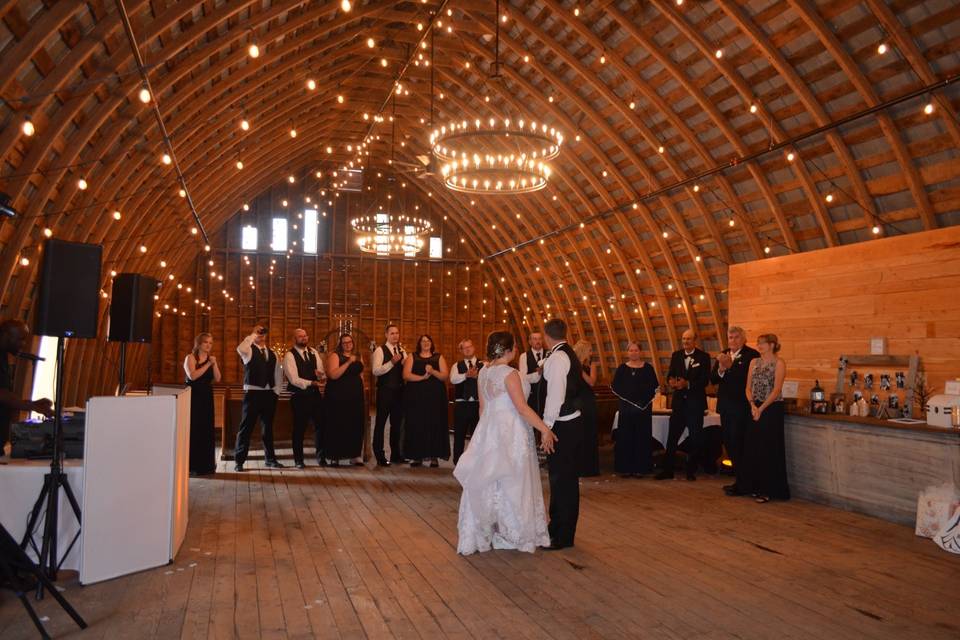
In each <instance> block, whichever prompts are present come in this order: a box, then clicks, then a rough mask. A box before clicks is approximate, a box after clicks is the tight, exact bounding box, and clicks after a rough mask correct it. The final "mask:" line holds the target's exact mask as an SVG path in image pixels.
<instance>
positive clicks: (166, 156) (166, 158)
mask: <svg viewBox="0 0 960 640" xmlns="http://www.w3.org/2000/svg"><path fill="white" fill-rule="evenodd" d="M160 161H161V162H162V163H163V164H170V163H171V162H173V158H171V157H170V154H169V153H165V154H163V155H162V156H161V157H160Z"/></svg>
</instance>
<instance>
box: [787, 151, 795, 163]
mask: <svg viewBox="0 0 960 640" xmlns="http://www.w3.org/2000/svg"><path fill="white" fill-rule="evenodd" d="M796 157H797V156H795V155H794V153H793V151H791V152H790V153H788V154H787V162H793V161H794V160H795V159H796Z"/></svg>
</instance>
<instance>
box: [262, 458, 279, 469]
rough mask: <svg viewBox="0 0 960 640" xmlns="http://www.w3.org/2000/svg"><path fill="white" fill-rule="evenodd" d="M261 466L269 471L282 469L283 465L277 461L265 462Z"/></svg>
mask: <svg viewBox="0 0 960 640" xmlns="http://www.w3.org/2000/svg"><path fill="white" fill-rule="evenodd" d="M263 466H265V467H269V468H270V469H283V465H282V464H281V463H280V461H279V460H267V461H266V462H264V463H263Z"/></svg>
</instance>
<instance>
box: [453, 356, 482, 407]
mask: <svg viewBox="0 0 960 640" xmlns="http://www.w3.org/2000/svg"><path fill="white" fill-rule="evenodd" d="M463 361H464V362H465V363H467V369H468V370H469V369H470V367H476V366H477V362H478V361H477V357H476V356H473V357H472V358H464V359H463ZM466 379H467V374H466V373H460V369H459V368H458V367H457V366H456V365H454V367H453V368H452V369H451V370H450V384H460V383H461V382H463V381H464V380H466ZM464 400H476V398H474V397H473V396H470V397H469V398H463V399H461V400H457V401H456V402H463V401H464Z"/></svg>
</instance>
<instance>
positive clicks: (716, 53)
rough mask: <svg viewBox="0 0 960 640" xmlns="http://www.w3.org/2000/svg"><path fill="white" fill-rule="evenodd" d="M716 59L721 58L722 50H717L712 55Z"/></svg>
mask: <svg viewBox="0 0 960 640" xmlns="http://www.w3.org/2000/svg"><path fill="white" fill-rule="evenodd" d="M713 55H715V56H716V57H717V60H719V59H720V58H722V57H723V49H717V50H716V51H715V52H714V54H713Z"/></svg>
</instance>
